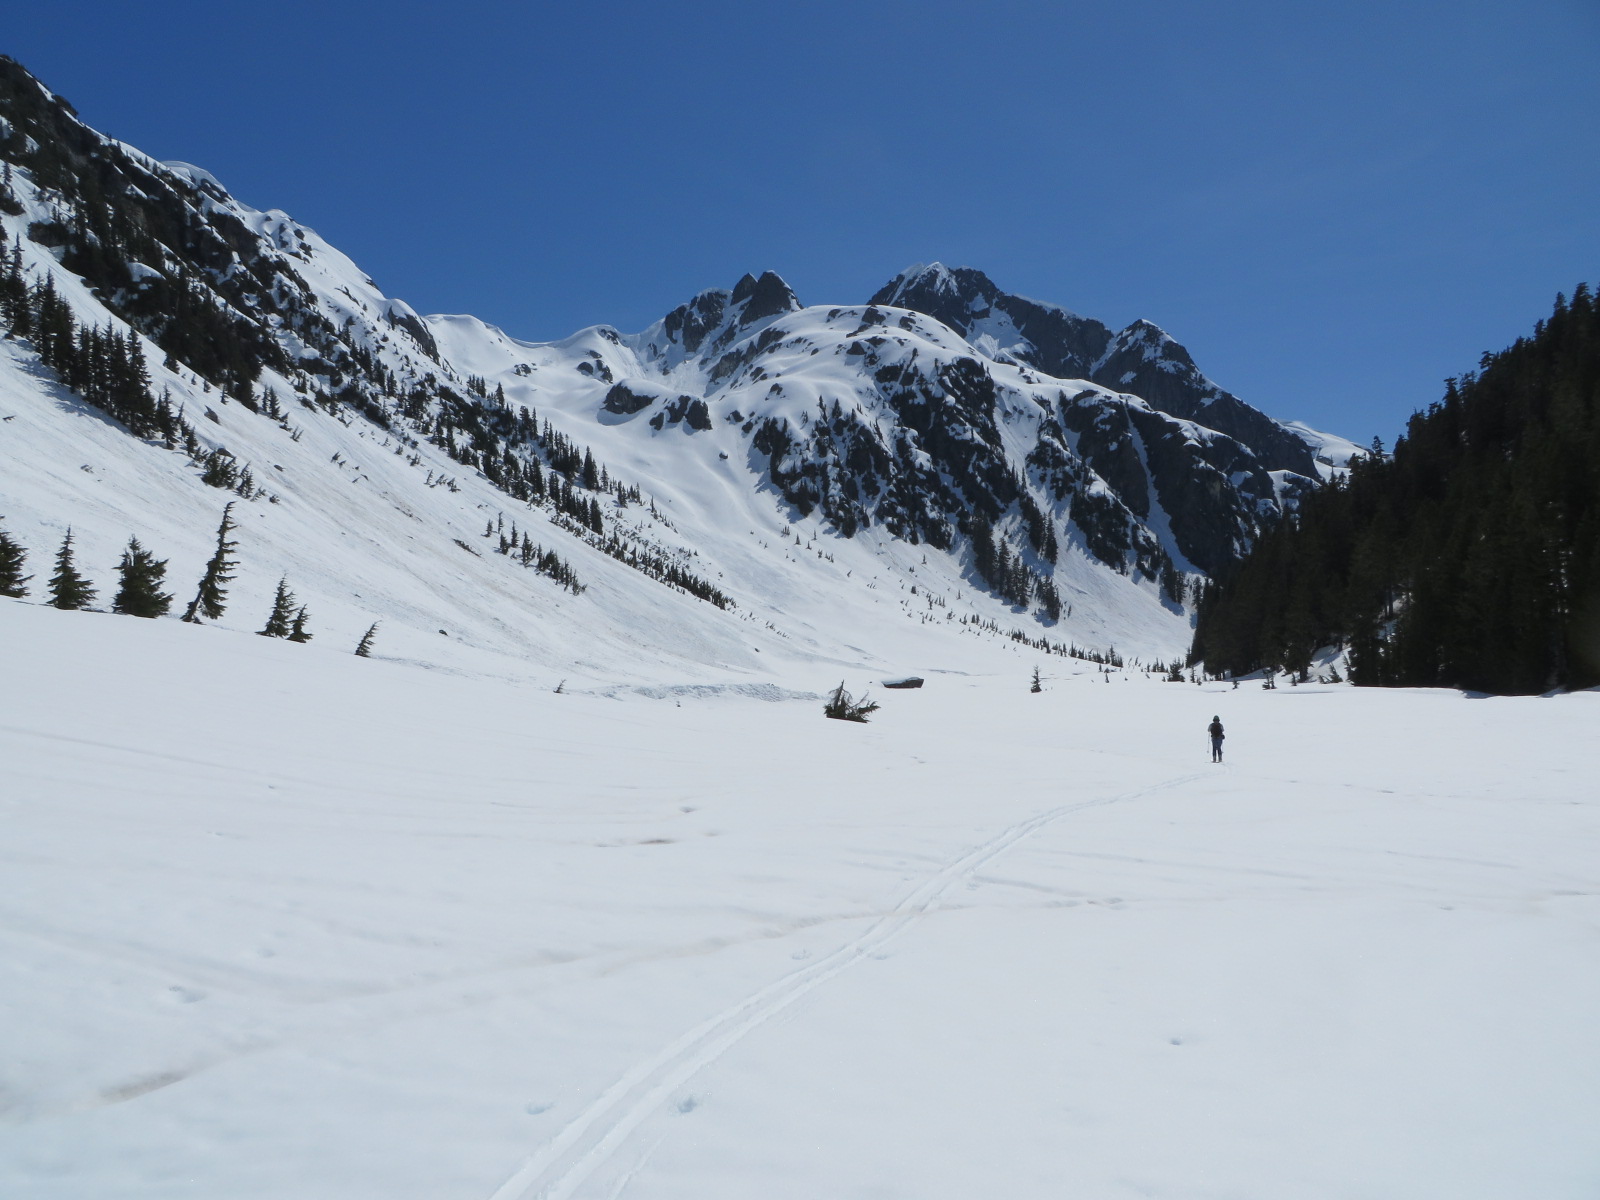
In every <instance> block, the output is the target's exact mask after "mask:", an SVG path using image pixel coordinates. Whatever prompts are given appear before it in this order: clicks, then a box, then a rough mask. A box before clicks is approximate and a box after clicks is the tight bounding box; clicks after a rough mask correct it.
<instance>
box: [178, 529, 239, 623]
mask: <svg viewBox="0 0 1600 1200" xmlns="http://www.w3.org/2000/svg"><path fill="white" fill-rule="evenodd" d="M236 528H237V526H235V525H234V523H233V501H231V500H230V501H229V502H228V504H227V506H226V507H225V508H224V509H223V510H222V524H220V525H219V526H217V548H216V551H215V552H214V553H213V554H212V555H211V561H210V562H208V563H207V564H206V573H205V574H204V575H203V576H201V578H200V587H199V590H198V591H196V592H195V596H194V599H193V600H191V601H189V607H188V609H187V610H186V611H185V612H184V614H183V619H184V620H185V621H188V622H189V623H190V624H191V625H198V624H200V618H201V617H202V616H203V617H206V618H207V619H208V620H212V621H215V620H216V619H217V618H218V617H220V616H222V614H223V611H224V610H225V609H226V608H227V599H228V590H227V587H226V585H227V584H229V583H231V582H232V581H233V551H234V550H235V549H236V548H237V547H238V545H239V543H238V542H233V541H229V540H228V535H229V534H230V533H232V532H233V531H234V529H236Z"/></svg>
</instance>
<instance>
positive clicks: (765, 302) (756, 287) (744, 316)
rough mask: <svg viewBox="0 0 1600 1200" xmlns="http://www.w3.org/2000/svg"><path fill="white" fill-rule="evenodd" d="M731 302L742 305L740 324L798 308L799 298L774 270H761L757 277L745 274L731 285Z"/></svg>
mask: <svg viewBox="0 0 1600 1200" xmlns="http://www.w3.org/2000/svg"><path fill="white" fill-rule="evenodd" d="M732 303H733V304H743V305H744V311H743V312H741V313H740V314H739V324H741V325H749V324H751V323H753V322H755V321H759V320H762V319H763V318H765V317H776V316H781V315H782V314H783V313H787V312H797V311H799V309H800V298H799V297H798V296H796V295H795V294H794V289H793V288H791V287H790V286H789V285H788V284H787V283H785V282H784V281H783V277H782V276H781V275H779V274H778V273H777V272H776V271H763V272H761V277H760V278H759V279H758V278H756V277H755V276H753V275H748V274H747V275H745V276H744V277H743V278H741V279H740V280H739V282H738V283H736V284H734V286H733V298H732Z"/></svg>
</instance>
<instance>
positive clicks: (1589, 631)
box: [1191, 284, 1600, 694]
mask: <svg viewBox="0 0 1600 1200" xmlns="http://www.w3.org/2000/svg"><path fill="white" fill-rule="evenodd" d="M1378 449H1381V448H1378ZM1327 644H1340V645H1343V646H1345V647H1347V648H1348V650H1349V653H1350V668H1351V678H1352V680H1353V681H1354V682H1355V683H1358V684H1365V685H1384V686H1399V687H1421V686H1441V687H1459V688H1466V689H1473V690H1481V691H1486V692H1494V693H1500V694H1531V693H1538V692H1543V691H1546V690H1549V689H1551V688H1556V687H1571V688H1578V687H1590V686H1594V685H1595V684H1600V304H1597V303H1596V300H1595V298H1594V296H1593V295H1592V294H1591V292H1590V290H1589V288H1588V286H1587V285H1583V284H1580V285H1579V286H1578V288H1577V289H1576V291H1575V292H1574V294H1573V297H1572V299H1571V301H1568V300H1567V299H1566V298H1565V297H1557V300H1556V305H1555V311H1554V312H1553V313H1552V314H1551V316H1550V318H1549V320H1547V321H1540V322H1539V323H1538V324H1537V325H1536V326H1535V329H1534V333H1533V335H1532V336H1531V337H1524V338H1519V339H1518V340H1517V342H1516V343H1515V344H1514V345H1512V346H1510V347H1509V348H1507V349H1505V350H1503V351H1501V352H1499V353H1498V354H1485V355H1484V356H1483V358H1482V360H1481V361H1480V364H1479V369H1478V371H1476V372H1474V373H1472V374H1469V375H1467V376H1466V377H1464V378H1462V379H1452V380H1450V381H1448V384H1447V387H1446V391H1445V394H1444V397H1443V399H1441V400H1440V401H1438V402H1437V403H1435V404H1432V405H1430V406H1429V407H1428V409H1427V410H1426V411H1424V412H1418V413H1416V414H1414V415H1413V416H1412V418H1411V420H1410V422H1409V423H1408V425H1407V427H1406V432H1405V435H1404V436H1403V437H1402V438H1401V439H1400V440H1399V441H1398V442H1397V443H1396V444H1395V447H1394V453H1393V454H1392V456H1389V457H1387V458H1385V457H1383V456H1381V454H1379V455H1375V456H1373V457H1371V458H1368V459H1366V460H1363V461H1360V462H1357V463H1356V464H1355V465H1354V467H1353V468H1352V470H1351V472H1350V476H1349V479H1348V481H1347V482H1344V483H1343V484H1340V485H1335V486H1331V487H1328V488H1326V489H1324V490H1322V491H1320V492H1318V493H1316V494H1313V495H1311V496H1308V497H1306V498H1305V499H1304V500H1303V501H1302V503H1301V507H1300V511H1299V514H1298V515H1297V517H1295V518H1294V519H1293V520H1290V521H1286V522H1284V523H1283V524H1281V525H1280V526H1278V527H1277V528H1275V529H1273V530H1270V531H1268V532H1267V533H1266V534H1264V535H1263V536H1262V538H1261V539H1260V541H1259V542H1258V543H1257V545H1256V547H1255V549H1254V550H1253V551H1252V553H1251V554H1250V555H1249V556H1248V557H1247V558H1246V559H1245V560H1244V561H1243V562H1242V563H1241V564H1240V565H1239V567H1238V569H1237V570H1235V571H1234V572H1232V573H1231V574H1230V575H1228V576H1227V577H1226V578H1225V579H1223V580H1222V581H1221V582H1219V583H1217V584H1216V585H1214V586H1213V587H1211V588H1208V589H1207V591H1206V593H1205V595H1204V597H1203V599H1202V603H1201V606H1200V612H1199V619H1198V625H1197V628H1196V631H1195V642H1194V647H1193V651H1192V655H1191V661H1195V662H1199V661H1203V662H1204V663H1205V665H1206V667H1207V669H1208V670H1210V671H1213V672H1232V673H1245V672H1249V671H1253V670H1256V669H1259V668H1262V667H1282V668H1286V669H1289V670H1292V671H1296V672H1300V673H1303V672H1304V671H1305V670H1306V668H1307V666H1308V663H1309V660H1310V657H1311V655H1312V653H1313V651H1314V650H1315V649H1316V648H1317V647H1318V646H1322V645H1327Z"/></svg>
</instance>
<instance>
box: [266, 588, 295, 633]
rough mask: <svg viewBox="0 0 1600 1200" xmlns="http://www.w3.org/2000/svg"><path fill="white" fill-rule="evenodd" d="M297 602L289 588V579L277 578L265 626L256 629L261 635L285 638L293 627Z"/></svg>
mask: <svg viewBox="0 0 1600 1200" xmlns="http://www.w3.org/2000/svg"><path fill="white" fill-rule="evenodd" d="M297 605H298V602H297V601H296V600H295V598H294V593H293V592H291V591H290V590H289V580H288V579H287V577H286V578H283V579H280V580H278V594H277V595H276V596H274V597H273V599H272V612H271V613H270V614H268V616H267V624H266V628H264V629H260V630H257V632H258V633H260V635H261V636H262V637H275V638H286V637H288V636H289V634H290V632H291V631H292V630H293V629H294V610H295V608H296V607H297Z"/></svg>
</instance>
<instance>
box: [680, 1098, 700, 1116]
mask: <svg viewBox="0 0 1600 1200" xmlns="http://www.w3.org/2000/svg"><path fill="white" fill-rule="evenodd" d="M699 1107H700V1097H698V1096H685V1097H684V1098H683V1099H682V1100H679V1101H678V1111H679V1112H681V1113H692V1112H693V1111H694V1110H695V1109H697V1108H699Z"/></svg>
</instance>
